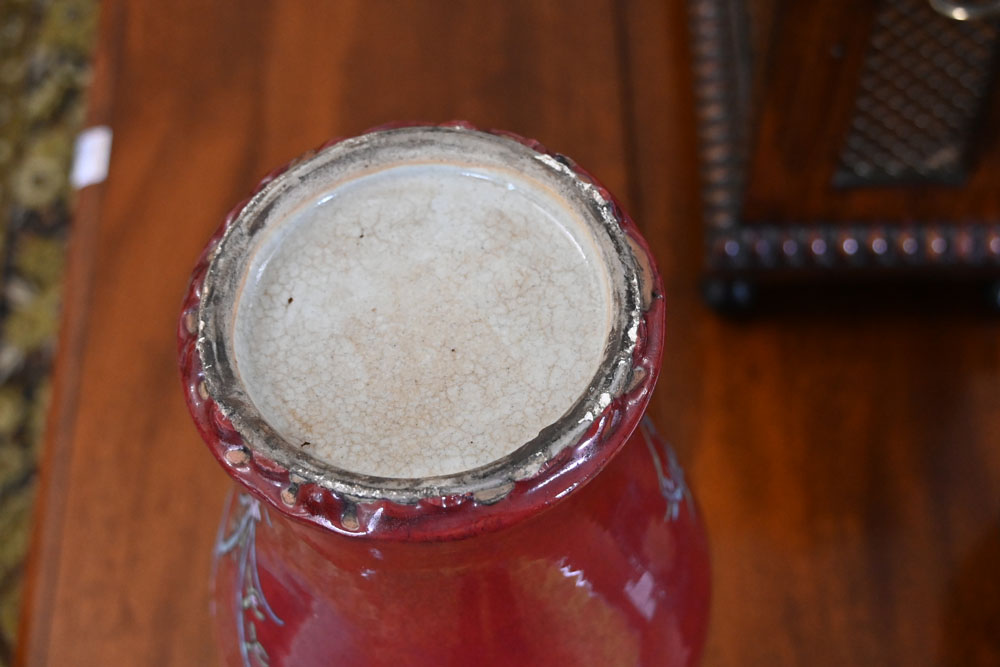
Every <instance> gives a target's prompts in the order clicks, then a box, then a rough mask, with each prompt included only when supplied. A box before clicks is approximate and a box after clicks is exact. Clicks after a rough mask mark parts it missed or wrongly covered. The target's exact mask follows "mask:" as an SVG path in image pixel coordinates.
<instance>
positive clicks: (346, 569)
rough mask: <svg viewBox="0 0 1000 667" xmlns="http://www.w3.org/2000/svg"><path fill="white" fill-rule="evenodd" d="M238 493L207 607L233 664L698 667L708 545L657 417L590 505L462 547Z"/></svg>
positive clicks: (570, 506)
mask: <svg viewBox="0 0 1000 667" xmlns="http://www.w3.org/2000/svg"><path fill="white" fill-rule="evenodd" d="M233 496H234V498H235V500H234V499H233V498H231V499H230V501H229V502H228V503H227V507H226V512H225V515H224V516H223V521H222V525H221V526H220V531H219V535H220V539H219V541H218V543H217V547H216V559H217V563H216V568H217V573H216V575H215V583H214V587H215V590H214V594H213V597H214V600H215V605H216V615H217V621H218V624H219V632H220V639H221V641H222V644H223V646H224V650H225V651H226V652H227V654H228V658H229V661H230V662H229V664H234V665H246V666H252V665H271V666H273V667H276V666H278V665H323V664H336V663H337V661H338V660H343V661H346V662H343V663H341V664H356V663H351V662H350V660H351V659H356V658H357V656H360V655H368V656H372V658H371V661H370V662H368V663H365V664H372V665H382V664H385V665H390V664H435V665H448V664H468V663H467V662H465V660H466V659H468V658H470V657H471V656H477V658H476V661H477V664H482V665H492V664H496V665H508V664H513V663H514V662H519V663H520V664H527V665H534V664H573V665H693V664H696V663H697V661H698V657H699V655H700V651H701V646H702V643H703V641H704V635H705V628H706V625H707V617H708V600H709V597H710V596H709V567H708V555H707V545H706V542H705V536H704V532H703V528H702V526H701V523H700V521H699V518H698V516H697V509H696V506H695V504H694V501H693V499H692V496H691V493H690V490H689V488H688V487H687V485H686V483H685V481H684V476H683V471H682V470H681V468H680V466H679V465H678V464H677V459H676V456H675V455H674V453H673V451H672V449H671V448H670V447H669V445H667V444H666V443H664V442H663V441H662V440H661V439H660V438H659V436H658V435H657V434H656V433H655V431H654V430H653V428H652V424H651V423H650V422H649V421H648V420H644V421H643V423H642V424H641V425H640V427H639V428H638V429H637V430H636V432H635V433H634V435H633V436H632V438H630V440H629V442H628V443H626V445H625V447H624V449H623V451H622V452H621V454H620V455H619V456H618V457H616V458H615V460H613V461H612V462H611V463H610V464H609V465H608V466H607V467H606V468H605V469H604V470H603V471H602V473H601V475H600V476H599V477H598V478H597V479H595V480H594V481H593V482H591V483H590V484H589V485H588V487H587V488H585V489H582V490H581V491H580V493H578V494H574V495H573V496H572V497H570V498H568V499H567V501H566V502H564V503H561V504H559V505H557V506H555V507H554V508H552V509H551V510H549V511H547V512H545V513H544V514H542V515H540V516H539V517H537V518H534V519H529V520H528V521H526V522H524V523H522V524H518V525H516V526H514V527H512V528H509V529H506V530H504V531H501V532H500V533H497V534H494V535H484V536H479V537H474V538H470V539H468V540H464V541H459V542H443V543H436V544H421V545H409V544H396V543H385V544H374V543H365V544H363V545H359V544H357V543H356V542H355V541H353V540H352V539H351V538H349V537H344V536H340V535H336V534H330V533H326V534H324V533H321V532H320V531H319V530H317V529H316V528H312V527H307V526H301V525H298V524H296V523H293V522H291V521H289V520H288V519H287V518H285V517H283V516H280V515H272V514H271V513H269V512H268V511H267V509H266V508H265V507H263V506H262V505H261V503H260V501H258V500H256V499H255V498H253V497H251V496H250V495H248V494H247V493H245V492H240V491H234V493H233ZM319 628H322V629H323V631H322V632H319V633H318V632H317V630H318V629H319ZM317 638H321V641H317Z"/></svg>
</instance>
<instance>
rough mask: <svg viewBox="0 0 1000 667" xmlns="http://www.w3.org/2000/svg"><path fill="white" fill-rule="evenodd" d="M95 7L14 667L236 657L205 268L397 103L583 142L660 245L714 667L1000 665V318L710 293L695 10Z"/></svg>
mask: <svg viewBox="0 0 1000 667" xmlns="http://www.w3.org/2000/svg"><path fill="white" fill-rule="evenodd" d="M103 11H104V16H105V20H104V24H103V25H104V29H103V30H102V37H101V40H102V48H103V49H105V52H106V53H109V54H113V60H114V61H115V67H114V68H110V67H108V68H105V69H104V70H103V72H104V74H103V76H104V77H107V80H105V81H104V83H103V84H101V83H99V84H97V85H105V86H108V90H109V93H108V95H109V100H108V104H107V109H108V114H109V115H108V118H109V120H110V122H111V124H112V126H113V128H114V130H115V147H114V154H113V158H112V165H111V174H110V177H109V180H108V182H107V184H106V185H105V186H104V188H103V192H102V193H101V197H100V198H99V201H98V200H94V199H91V200H85V199H83V198H81V203H80V207H79V209H78V218H77V226H76V230H75V233H76V238H75V239H74V247H73V266H74V267H75V268H73V269H71V274H70V277H69V280H70V281H77V280H80V281H82V282H81V283H79V284H77V285H76V287H71V289H70V291H69V294H68V299H69V302H68V303H67V310H66V320H65V323H66V326H65V332H64V337H63V347H62V350H63V354H62V356H61V358H60V361H59V365H58V370H57V373H58V378H57V379H58V383H59V386H60V387H61V389H60V391H59V393H58V398H57V400H56V402H55V405H54V407H53V410H54V412H53V420H52V421H51V423H52V424H56V425H57V426H56V427H52V428H50V435H49V443H48V450H47V459H46V461H47V463H46V466H45V471H44V490H43V495H44V498H45V503H44V504H43V505H42V509H41V512H40V523H39V527H40V529H39V533H38V536H37V538H36V542H35V544H36V548H35V551H34V556H33V568H32V572H33V575H34V580H33V585H32V587H31V589H30V590H31V592H30V595H29V596H28V599H27V610H26V611H27V613H26V618H27V622H26V625H25V628H26V630H25V632H24V633H23V637H24V641H23V643H22V647H21V648H22V653H21V663H22V664H25V665H33V666H34V665H67V664H72V665H105V664H110V665H118V664H137V665H203V664H213V663H214V661H215V654H214V647H213V644H212V637H211V630H210V628H211V626H210V623H209V618H208V610H207V587H206V581H207V578H208V568H209V554H210V550H211V544H212V540H213V535H214V529H215V522H216V518H217V516H218V512H219V508H220V505H221V499H222V496H223V494H224V492H225V490H226V488H227V486H228V482H227V478H226V477H225V476H224V474H223V473H222V471H221V470H219V469H218V466H217V465H216V464H215V463H214V462H213V460H212V459H211V458H210V457H209V456H208V454H207V452H206V451H205V450H204V448H203V447H202V446H201V444H200V443H199V441H198V437H197V435H196V434H195V431H194V429H193V427H192V426H191V425H190V421H189V419H188V417H187V415H186V413H185V411H184V408H183V404H182V398H181V391H180V388H179V383H178V380H177V374H176V370H175V362H174V352H173V331H174V321H175V317H176V313H177V308H178V306H179V299H180V296H181V294H182V291H183V287H184V284H185V281H186V277H187V272H188V270H189V268H190V267H191V265H192V264H193V262H194V260H195V258H196V256H197V254H198V252H199V250H200V247H201V245H202V243H203V242H204V240H205V239H206V237H207V236H208V234H209V233H210V231H211V230H212V229H213V228H214V227H215V225H216V224H217V223H218V221H219V219H220V218H221V216H222V215H223V214H224V212H225V211H226V210H227V209H228V207H229V206H230V205H232V203H234V202H235V201H237V200H239V199H240V198H241V197H242V196H243V195H244V194H245V193H246V192H247V190H248V189H249V188H250V187H251V186H252V185H253V183H254V182H255V181H256V179H257V178H259V177H260V176H261V175H262V174H263V173H265V172H266V171H268V170H269V169H270V168H271V167H273V166H275V165H277V164H280V163H282V162H284V161H285V160H287V159H289V158H290V157H292V156H294V155H296V154H298V153H300V152H302V151H303V150H305V149H307V148H310V147H312V146H314V145H316V144H318V143H320V142H321V141H322V140H324V139H326V138H328V137H331V136H335V135H342V134H350V133H356V132H358V131H360V130H362V129H364V128H365V127H367V126H370V125H374V124H377V123H380V122H384V121H388V120H393V119H401V118H402V119H406V118H424V119H428V120H443V119H448V118H456V117H463V118H467V119H469V120H471V121H473V122H474V123H477V124H480V125H485V126H495V127H503V128H506V129H510V130H513V131H516V132H519V133H521V134H525V135H528V136H534V137H537V138H539V139H540V140H542V141H543V142H545V143H546V144H547V145H549V146H550V147H551V148H554V149H557V150H560V151H562V152H565V153H567V154H569V155H572V156H573V157H574V158H576V159H577V160H578V161H579V162H580V163H581V164H583V165H585V166H586V167H587V168H588V169H590V170H591V171H593V172H594V173H595V174H596V175H598V177H600V178H601V179H602V180H604V181H605V182H606V184H607V185H608V186H609V187H610V188H611V189H612V190H614V191H615V192H617V193H619V194H620V195H621V196H623V197H624V199H625V200H626V204H627V206H628V207H629V208H630V209H631V210H632V212H633V214H634V216H635V217H636V218H637V220H638V221H639V223H640V226H641V227H642V229H643V231H644V233H645V234H646V236H647V238H649V240H650V241H651V243H652V245H653V247H654V251H655V253H656V255H657V257H658V258H659V261H660V264H661V268H662V269H663V271H664V276H665V280H666V287H667V295H668V299H669V304H670V307H669V313H668V323H669V324H668V345H667V353H666V357H665V360H664V361H665V363H664V372H663V375H662V378H661V381H660V386H659V388H658V390H657V393H656V395H655V397H654V399H653V400H654V403H653V407H652V409H651V412H652V415H653V417H654V418H655V419H656V420H657V421H658V423H659V424H660V426H661V430H662V431H663V432H664V433H665V434H667V435H668V436H669V437H670V438H671V439H672V440H673V441H674V442H675V443H676V444H677V446H678V448H679V449H680V451H681V454H682V461H683V462H684V463H685V464H686V465H687V466H688V471H689V473H690V476H691V478H692V479H693V485H694V486H695V491H696V494H697V496H698V497H699V499H700V502H701V506H702V509H703V513H704V516H705V519H706V522H707V525H708V529H709V535H710V539H711V542H712V546H713V561H714V593H713V600H712V603H713V620H712V627H711V630H710V635H709V643H708V646H707V651H706V658H705V664H707V665H757V664H759V665H775V664H782V665H783V664H792V665H794V664H801V665H844V664H852V665H854V664H858V665H861V664H871V665H891V664H900V665H925V664H955V665H959V664H965V665H968V664H972V665H975V664H982V665H986V664H997V663H1000V627H998V624H1000V621H998V619H1000V574H998V569H997V568H996V563H997V562H998V561H1000V448H998V447H997V446H996V443H997V442H998V439H1000V393H998V392H997V387H998V386H1000V344H998V341H1000V323H997V322H996V321H993V320H985V319H975V318H972V317H969V316H963V315H949V316H947V317H944V316H942V315H940V314H938V313H935V312H930V311H928V312H920V311H919V310H916V311H914V310H913V309H910V310H908V311H893V310H892V309H885V310H882V311H875V312H871V311H868V312H864V313H860V312H858V311H856V310H852V309H850V308H840V309H836V310H834V309H829V308H822V307H814V308H811V309H810V310H809V311H808V312H805V313H798V314H795V313H790V312H785V313H783V314H781V313H779V314H776V315H774V316H772V317H768V318H761V319H757V320H751V321H745V322H730V321H725V320H720V319H719V318H717V317H716V316H714V315H713V314H711V313H710V312H708V311H707V310H706V309H705V308H704V307H703V306H702V304H701V302H700V300H699V298H698V289H697V282H698V276H699V271H700V261H699V259H700V257H701V254H702V253H701V232H700V226H699V225H698V216H699V208H700V205H699V201H698V177H697V168H696V166H695V165H696V153H695V134H694V129H693V128H694V115H693V107H692V103H691V93H690V89H691V86H690V84H691V81H690V74H689V71H688V63H689V60H688V55H687V43H686V34H685V30H684V27H685V26H686V23H687V17H686V15H685V8H684V3H682V2H680V1H679V0H672V1H671V2H668V3H661V2H656V1H654V0H633V1H632V2H628V3H613V2H611V0H605V1H600V0H588V1H586V2H574V3H566V2H563V3H559V2H532V1H529V0H524V1H517V2H504V3H480V2H475V1H473V0H467V1H464V2H449V3H444V2H416V1H413V2H388V1H387V0H374V1H367V2H365V1H362V0H350V1H348V0H344V1H342V2H337V3H313V2H305V1H304V0H302V1H298V0H289V1H285V2H281V3H265V2H241V3H216V4H213V5H208V4H202V3H195V2H194V1H193V0H187V1H183V2H176V3H153V2H147V1H142V2H129V3H126V2H123V1H118V2H108V3H106V4H105V5H104V9H103ZM109 17H112V18H109ZM111 83H113V84H114V85H113V86H110V84H111ZM84 194H86V193H84ZM86 201H90V202H91V203H89V204H86ZM74 378H78V379H74Z"/></svg>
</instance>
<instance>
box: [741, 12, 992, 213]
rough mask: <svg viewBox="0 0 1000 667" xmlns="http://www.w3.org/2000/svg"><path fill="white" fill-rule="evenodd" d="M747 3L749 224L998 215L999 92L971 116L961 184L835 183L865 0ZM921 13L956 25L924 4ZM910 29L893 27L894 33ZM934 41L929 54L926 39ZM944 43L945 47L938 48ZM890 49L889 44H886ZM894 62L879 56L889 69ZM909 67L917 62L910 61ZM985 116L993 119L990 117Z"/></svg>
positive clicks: (864, 31)
mask: <svg viewBox="0 0 1000 667" xmlns="http://www.w3.org/2000/svg"><path fill="white" fill-rule="evenodd" d="M743 1H744V2H745V4H746V6H748V7H749V8H750V13H751V15H752V20H753V30H752V31H751V35H750V41H751V45H750V50H751V52H752V53H753V54H754V59H753V63H754V67H753V70H754V71H753V76H752V79H753V83H752V84H751V90H752V93H751V98H752V100H751V105H752V106H753V109H754V111H753V114H754V118H755V121H756V122H755V123H754V129H753V131H752V133H751V137H750V144H751V146H750V157H749V166H748V169H747V173H748V176H749V182H748V183H747V189H746V193H745V201H744V206H743V212H742V216H741V217H742V219H744V220H746V221H748V222H750V223H753V222H837V221H846V222H854V221H882V222H885V221H888V222H908V221H911V220H919V221H958V222H967V221H970V220H975V221H980V220H987V221H995V220H1000V189H998V188H997V187H996V183H997V181H998V180H1000V131H998V125H997V123H996V120H995V119H997V118H1000V96H997V95H994V96H993V99H992V110H991V111H990V113H989V114H987V118H985V119H980V121H981V122H977V123H975V124H974V131H973V139H972V142H971V143H972V154H973V160H972V162H971V167H970V169H969V173H968V178H967V179H966V181H965V182H964V183H962V184H958V185H956V184H923V185H919V186H917V187H859V188H853V189H852V188H846V189H845V188H836V187H833V186H832V185H831V183H832V182H833V180H834V173H835V171H836V170H837V165H838V161H839V156H840V154H841V151H843V149H844V141H845V139H846V138H847V136H848V132H849V129H850V121H851V118H852V116H853V114H854V111H855V101H856V96H857V95H858V94H859V85H860V75H861V72H862V69H863V67H864V64H865V59H866V57H867V56H868V55H869V50H870V49H871V48H872V47H871V45H870V44H869V42H870V39H871V30H872V28H873V23H875V16H876V13H877V11H878V9H879V7H880V6H881V4H883V3H877V2H871V1H870V0H844V1H843V2H836V3H833V2H829V3H822V2H795V1H794V0H743ZM925 11H926V14H927V16H921V17H920V19H918V20H928V21H932V22H933V21H937V23H936V24H934V25H938V26H949V24H950V23H953V21H952V20H951V19H946V18H945V17H943V16H940V15H938V14H936V13H934V12H933V10H931V9H930V8H929V7H928V8H926V9H925ZM909 29H910V28H909V27H908V26H907V25H905V24H901V25H899V26H898V37H897V38H898V39H899V41H900V42H905V37H903V36H901V35H904V34H905V33H906V32H907V31H908V30H909ZM928 46H931V49H932V51H931V52H933V48H934V46H933V45H928ZM939 48H942V49H943V47H939ZM889 51H891V49H886V52H889ZM890 66H891V65H890V64H886V65H885V67H886V68H889V67H890ZM912 67H917V65H913V66H912ZM991 119H992V120H991Z"/></svg>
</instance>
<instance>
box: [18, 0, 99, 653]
mask: <svg viewBox="0 0 1000 667" xmlns="http://www.w3.org/2000/svg"><path fill="white" fill-rule="evenodd" d="M96 21H97V3H96V0H0V262H2V272H0V665H7V664H9V663H10V660H11V657H12V655H13V651H14V642H15V639H16V636H17V625H18V612H19V607H20V595H21V583H22V576H23V572H24V557H25V551H26V549H27V546H28V540H29V535H30V521H31V513H32V504H33V500H34V495H35V481H36V478H37V472H38V450H39V446H40V443H41V438H42V430H43V427H44V425H45V412H46V407H47V403H48V396H49V387H50V377H49V376H50V371H51V367H52V357H53V354H54V352H55V343H56V333H57V329H58V323H59V294H60V284H61V279H62V271H63V258H64V254H65V245H66V236H67V232H68V229H69V212H70V209H71V204H72V192H71V189H70V186H69V180H68V174H69V168H70V162H71V160H72V154H73V140H74V137H75V136H76V133H77V132H78V131H79V130H80V128H81V126H82V123H83V114H84V93H85V91H86V88H87V84H88V82H89V79H90V59H91V50H92V45H93V40H94V33H95V26H96Z"/></svg>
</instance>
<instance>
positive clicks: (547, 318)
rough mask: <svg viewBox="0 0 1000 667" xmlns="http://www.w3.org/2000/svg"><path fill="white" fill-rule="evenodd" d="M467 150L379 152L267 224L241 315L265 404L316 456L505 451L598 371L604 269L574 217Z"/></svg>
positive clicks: (246, 351) (606, 314) (336, 460)
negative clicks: (411, 155)
mask: <svg viewBox="0 0 1000 667" xmlns="http://www.w3.org/2000/svg"><path fill="white" fill-rule="evenodd" d="M587 215H589V212H588V211H580V210H575V209H574V208H573V204H572V203H571V202H568V201H566V200H564V199H562V198H561V197H559V196H558V195H557V194H556V193H555V192H554V191H552V190H551V189H550V188H546V187H545V186H544V185H543V184H540V183H537V182H533V181H530V180H528V179H526V178H520V177H517V176H516V175H514V174H512V173H510V172H504V171H501V170H497V169H489V168H482V167H477V166H475V165H474V164H464V165H462V164H425V165H405V166H397V167H392V166H390V167H388V168H385V169H380V170H378V171H374V172H371V171H369V172H367V173H362V174H361V175H360V176H359V177H357V178H352V179H349V180H346V182H342V183H339V184H337V185H336V187H334V188H332V189H331V190H330V191H328V192H324V193H322V194H321V195H320V196H319V197H318V198H317V199H316V200H315V201H313V202H311V203H307V204H304V205H303V206H301V207H299V208H297V209H295V210H294V211H293V212H292V214H291V215H290V216H289V217H288V218H287V219H285V220H280V221H274V222H272V223H271V224H270V225H269V229H268V232H269V234H268V236H267V238H266V239H264V240H262V241H260V243H259V247H258V249H257V250H256V253H255V256H254V258H253V260H252V261H251V262H250V266H249V269H248V273H247V275H248V278H247V281H246V283H245V286H244V287H243V290H242V294H241V295H240V297H239V303H238V309H237V316H236V324H235V327H234V335H235V352H236V362H237V366H238V368H239V374H240V376H241V378H242V380H243V383H244V385H245V386H246V388H247V391H248V393H249V394H250V397H251V399H252V400H253V403H254V404H255V405H256V407H257V409H258V410H260V412H261V414H262V416H263V417H264V419H265V420H266V421H267V422H268V423H270V425H271V426H272V427H274V428H275V430H276V431H278V433H280V434H281V435H282V436H284V437H285V438H286V439H288V440H290V441H292V442H297V443H301V446H302V447H303V448H304V449H308V451H309V452H310V453H311V454H313V455H314V456H316V457H318V458H320V459H321V460H323V461H325V462H328V463H331V464H333V465H335V466H338V467H340V468H344V469H347V470H351V471H353V472H358V473H364V474H370V475H378V476H382V477H426V476H432V475H444V474H449V473H457V472H461V471H464V470H469V469H472V468H476V467H479V466H482V465H484V464H487V463H489V462H491V461H494V460H496V459H499V458H501V457H502V456H505V455H506V454H509V453H510V452H512V451H513V450H515V449H517V448H518V447H520V446H521V445H523V444H524V443H526V442H528V441H530V440H532V439H533V438H535V437H536V436H537V435H538V433H539V432H540V431H541V430H542V429H543V428H545V427H546V426H549V425H550V424H553V423H554V422H556V421H557V420H558V419H559V418H560V417H562V415H563V414H564V413H566V412H567V411H568V410H569V409H570V408H571V407H572V406H573V405H574V403H575V402H576V401H577V400H578V399H579V398H580V396H581V395H583V393H584V392H585V390H586V389H587V387H588V385H589V384H590V381H591V379H592V378H593V377H594V375H595V374H596V373H597V371H598V368H599V367H600V364H601V361H602V360H603V357H604V349H605V345H606V342H607V339H608V335H609V333H610V329H611V314H610V308H611V305H612V298H611V294H610V284H609V283H610V279H609V277H608V276H607V274H606V267H605V264H604V262H603V260H602V258H601V256H600V250H599V248H598V246H597V244H596V242H595V240H594V238H593V233H592V231H591V230H590V227H589V226H588V224H587V223H586V221H585V219H584V217H585V216H587Z"/></svg>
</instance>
